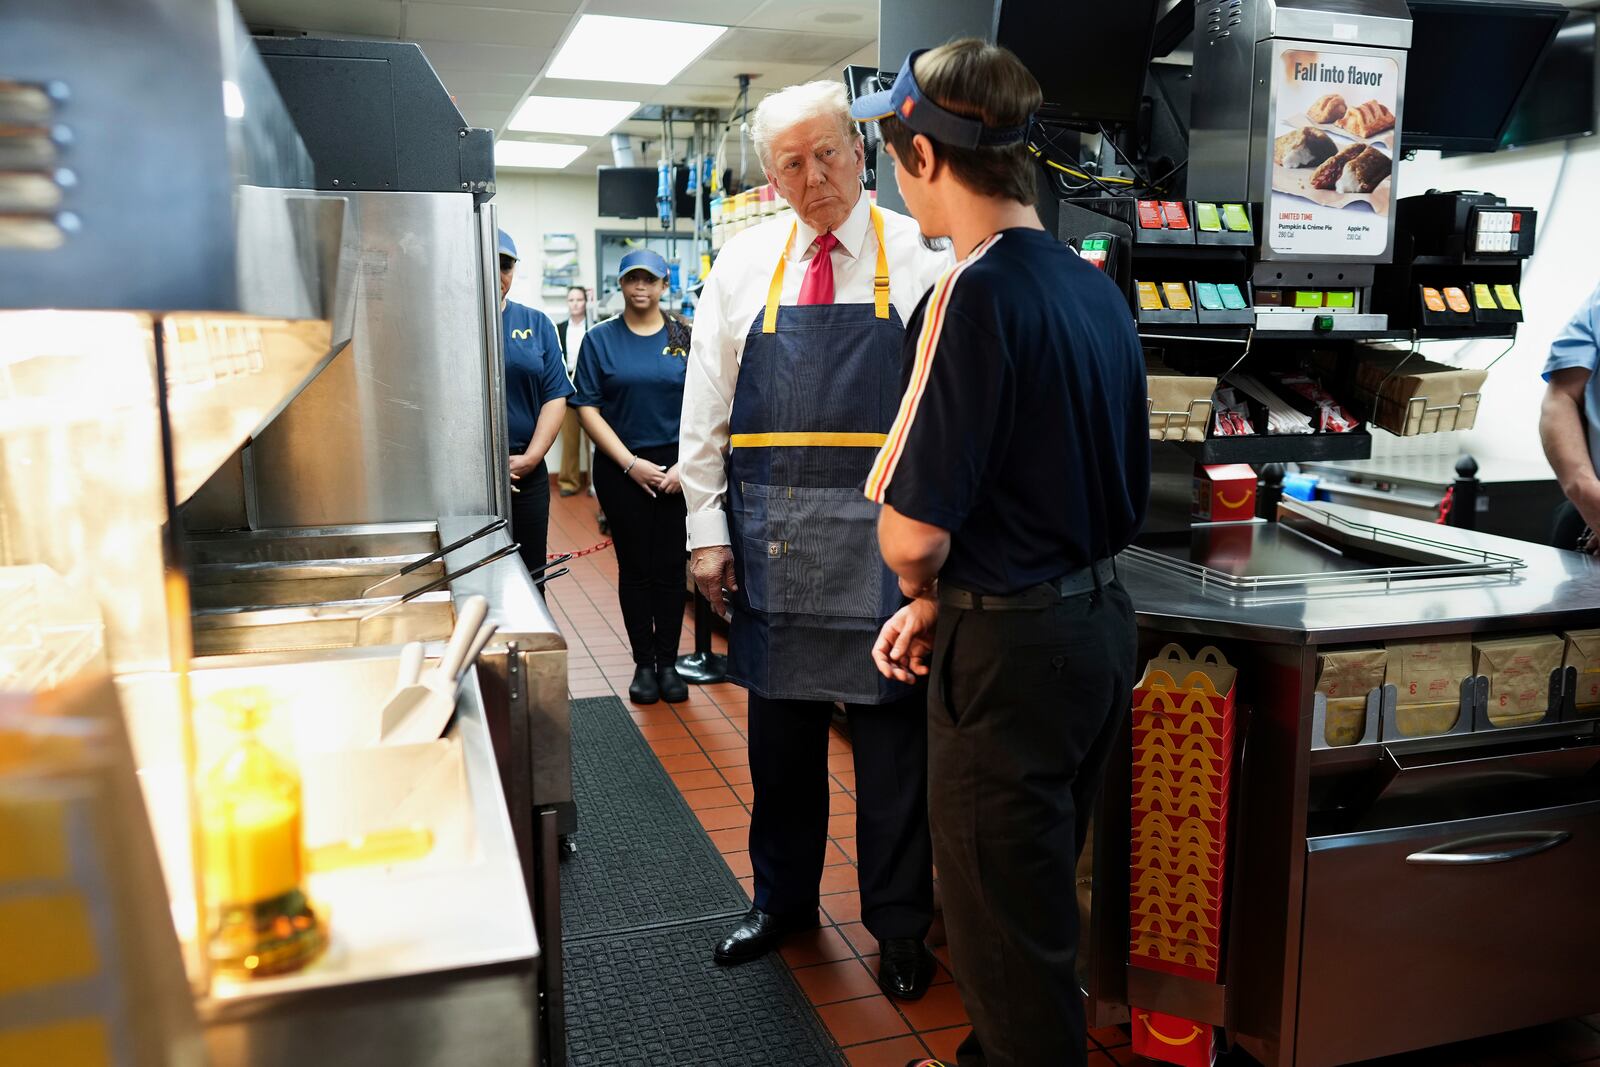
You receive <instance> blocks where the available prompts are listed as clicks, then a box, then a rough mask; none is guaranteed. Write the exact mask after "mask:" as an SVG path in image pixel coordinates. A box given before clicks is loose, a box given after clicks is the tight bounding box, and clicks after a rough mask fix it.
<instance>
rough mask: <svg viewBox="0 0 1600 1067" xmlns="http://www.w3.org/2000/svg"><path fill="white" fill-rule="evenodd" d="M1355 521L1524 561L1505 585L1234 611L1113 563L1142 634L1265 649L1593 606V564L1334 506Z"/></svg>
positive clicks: (1277, 603)
mask: <svg viewBox="0 0 1600 1067" xmlns="http://www.w3.org/2000/svg"><path fill="white" fill-rule="evenodd" d="M1318 506H1319V507H1323V508H1326V509H1327V510H1328V511H1329V512H1332V513H1334V514H1337V515H1341V516H1346V517H1349V518H1351V519H1353V520H1355V521H1359V522H1368V523H1372V524H1374V525H1381V526H1385V527H1387V528H1389V529H1392V530H1395V531H1398V532H1402V533H1411V534H1415V535H1417V536H1421V537H1425V538H1429V539H1432V540H1437V541H1441V542H1446V543H1450V544H1456V545H1460V546H1462V547H1463V548H1470V549H1482V550H1485V551H1489V552H1495V553H1502V554H1505V555H1510V556H1515V557H1518V558H1520V559H1522V560H1523V561H1524V562H1525V564H1526V566H1525V567H1524V568H1523V569H1521V570H1520V571H1518V572H1517V573H1516V574H1515V575H1514V576H1512V577H1501V578H1464V579H1428V580H1421V581H1399V582H1395V583H1393V584H1392V585H1390V586H1388V587H1387V588H1385V587H1382V586H1379V587H1377V588H1373V589H1371V590H1369V591H1364V592H1351V591H1345V592H1335V593H1327V594H1313V595H1310V596H1285V597H1283V598H1281V599H1277V600H1270V599H1269V600H1259V599H1258V600H1253V601H1251V602H1248V603H1240V602H1237V601H1235V600H1232V599H1230V598H1228V597H1226V596H1222V595H1215V594H1209V593H1204V592H1201V591H1200V590H1199V589H1197V588H1196V587H1195V586H1194V585H1193V584H1191V583H1188V582H1184V581H1181V580H1178V579H1175V578H1173V577H1171V576H1169V575H1166V574H1162V573H1160V572H1158V571H1156V570H1155V569H1153V568H1150V567H1148V566H1146V565H1144V564H1141V563H1138V562H1133V561H1128V560H1127V559H1126V557H1124V559H1123V560H1119V572H1120V574H1121V576H1122V580H1123V583H1124V584H1125V585H1126V586H1127V588H1128V592H1129V594H1130V595H1131V596H1132V597H1133V602H1134V606H1135V608H1136V609H1137V611H1138V617H1139V622H1140V625H1141V626H1145V627H1150V628H1159V629H1162V630H1166V631H1168V632H1171V633H1177V634H1197V635H1203V636H1206V637H1212V638H1219V639H1220V638H1238V639H1242V640H1248V641H1259V642H1265V643H1271V644H1287V645H1297V644H1306V643H1307V642H1312V643H1316V644H1338V643H1344V642H1356V641H1381V640H1386V639H1389V638H1399V637H1406V636H1423V635H1444V634H1464V633H1471V632H1473V631H1474V630H1478V629H1482V628H1483V627H1484V624H1486V623H1491V624H1493V625H1495V626H1497V627H1501V628H1511V627H1520V628H1527V629H1560V628H1562V627H1563V626H1566V625H1569V624H1574V625H1575V624H1576V622H1577V620H1578V619H1579V617H1580V616H1581V615H1583V614H1584V613H1592V612H1593V611H1594V610H1595V608H1596V607H1597V606H1600V561H1596V560H1594V559H1592V558H1590V557H1588V556H1584V555H1581V554H1579V553H1576V552H1564V551H1560V550H1558V549H1553V548H1547V547H1545V546H1543V545H1536V544H1532V543H1530V542H1526V541H1514V540H1511V539H1510V538H1505V537H1494V536H1491V535H1488V534H1479V533H1473V532H1471V531H1468V530H1459V529H1456V528H1455V527H1452V526H1440V525H1435V524H1433V523H1426V522H1419V521H1416V520H1413V519H1405V518H1400V517H1398V516H1394V515H1387V514H1382V513H1380V512H1374V511H1367V510H1365V509H1362V508H1353V507H1348V506H1344V505H1338V504H1322V505H1318Z"/></svg>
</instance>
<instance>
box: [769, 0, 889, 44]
mask: <svg viewBox="0 0 1600 1067" xmlns="http://www.w3.org/2000/svg"><path fill="white" fill-rule="evenodd" d="M739 25H741V26H752V27H756V28H759V29H767V30H802V31H805V32H808V33H839V34H854V33H860V34H870V35H872V36H877V33H878V0H833V2H832V3H823V4H806V3H794V2H792V0H768V2H767V3H764V4H762V5H761V7H760V8H759V9H757V10H756V11H755V12H754V13H753V14H751V15H750V16H749V17H747V18H745V19H743V20H741V21H740V23H739Z"/></svg>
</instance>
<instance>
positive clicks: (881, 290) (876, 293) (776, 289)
mask: <svg viewBox="0 0 1600 1067" xmlns="http://www.w3.org/2000/svg"><path fill="white" fill-rule="evenodd" d="M799 228H800V224H799V223H795V224H794V225H793V226H791V227H789V239H788V240H787V241H785V242H784V243H783V255H781V256H779V257H778V266H777V269H776V270H774V271H773V272H772V284H771V285H769V286H768V287H767V311H766V314H765V315H763V316H762V319H761V332H762V333H777V332H778V301H780V300H782V299H783V268H784V267H785V266H786V265H787V264H788V262H789V248H790V246H791V245H793V244H794V235H795V233H796V232H797V231H798V230H799ZM872 232H873V233H875V234H876V235H877V237H878V269H877V270H876V271H875V272H874V274H873V276H872V309H873V314H875V315H876V316H877V317H878V318H880V319H887V318H888V317H889V253H888V252H887V251H886V250H885V248H884V243H883V216H882V215H880V214H879V213H878V206H877V205H876V204H874V205H872Z"/></svg>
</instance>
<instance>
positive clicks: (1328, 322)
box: [1315, 315, 1333, 333]
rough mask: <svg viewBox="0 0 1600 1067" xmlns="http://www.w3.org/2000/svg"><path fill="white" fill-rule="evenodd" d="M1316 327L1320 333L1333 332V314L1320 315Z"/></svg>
mask: <svg viewBox="0 0 1600 1067" xmlns="http://www.w3.org/2000/svg"><path fill="white" fill-rule="evenodd" d="M1315 329H1316V331H1317V332H1318V333H1332V332H1333V316H1332V315H1318V316H1317V323H1316V326H1315Z"/></svg>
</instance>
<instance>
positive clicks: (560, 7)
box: [406, 0, 583, 15]
mask: <svg viewBox="0 0 1600 1067" xmlns="http://www.w3.org/2000/svg"><path fill="white" fill-rule="evenodd" d="M412 2H413V0H406V3H407V4H410V3H412ZM429 2H431V3H439V4H450V5H460V6H463V7H492V8H498V9H499V10H502V11H552V12H555V13H556V14H558V15H570V14H572V13H573V12H574V11H577V10H578V8H580V7H582V6H583V0H429Z"/></svg>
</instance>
